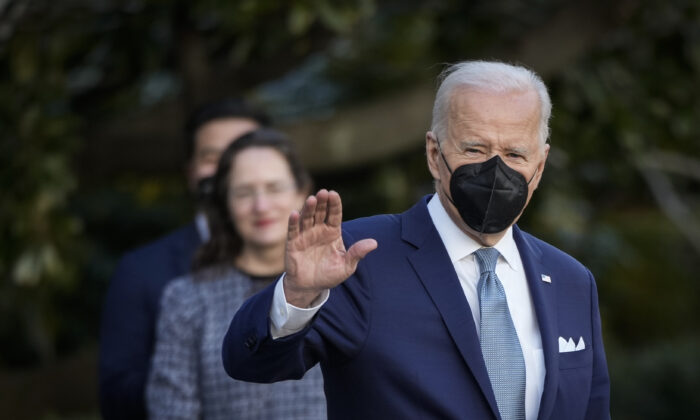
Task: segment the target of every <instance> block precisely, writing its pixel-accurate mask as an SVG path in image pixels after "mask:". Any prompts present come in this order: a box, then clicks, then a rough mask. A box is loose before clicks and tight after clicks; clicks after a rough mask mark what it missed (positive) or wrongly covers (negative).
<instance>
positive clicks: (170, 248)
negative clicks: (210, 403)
mask: <svg viewBox="0 0 700 420" xmlns="http://www.w3.org/2000/svg"><path fill="white" fill-rule="evenodd" d="M200 244H201V240H200V238H199V234H198V232H197V228H196V225H195V224H194V223H191V224H189V225H187V226H184V227H182V228H180V229H178V230H176V231H174V232H172V233H170V234H168V235H167V236H164V237H162V238H160V239H158V240H156V241H154V242H152V243H150V244H148V245H145V246H143V247H141V248H138V249H136V250H135V251H132V252H130V253H128V254H126V255H125V256H124V257H123V258H122V260H121V261H120V263H119V264H118V266H117V269H116V271H115V274H114V277H113V278H112V281H111V282H110V286H109V289H108V291H107V296H106V298H105V301H104V306H103V310H102V325H101V328H100V366H99V370H100V381H99V382H100V408H101V411H102V416H103V418H104V419H105V420H112V419H130V420H131V419H135V420H137V419H145V418H146V406H145V398H144V388H145V384H146V379H147V377H148V368H149V365H150V359H151V355H152V353H153V346H154V342H155V326H156V321H157V319H158V312H159V310H160V297H161V294H162V292H163V289H164V288H165V285H166V284H167V283H168V282H169V281H171V280H173V279H175V278H177V277H180V276H182V275H184V274H186V273H188V272H190V267H191V263H192V257H193V255H194V252H195V250H196V249H197V247H199V245H200Z"/></svg>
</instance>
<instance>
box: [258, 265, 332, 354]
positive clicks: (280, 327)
mask: <svg viewBox="0 0 700 420" xmlns="http://www.w3.org/2000/svg"><path fill="white" fill-rule="evenodd" d="M283 281H284V274H282V276H281V277H280V278H279V280H277V284H276V285H275V293H274V296H273V298H272V306H271V307H270V335H271V336H272V339H273V340H276V339H278V338H282V337H286V336H288V335H292V334H294V333H297V332H299V331H301V330H303V329H304V328H305V327H306V326H307V325H309V322H311V318H313V317H314V315H316V312H318V310H319V309H321V306H323V304H324V303H326V301H327V300H328V296H330V290H328V289H326V290H324V291H323V292H322V293H321V294H320V295H319V296H318V297H317V298H316V299H315V300H314V301H313V302H311V307H310V308H298V307H296V306H294V305H290V304H289V303H287V298H286V297H285V295H284V283H283Z"/></svg>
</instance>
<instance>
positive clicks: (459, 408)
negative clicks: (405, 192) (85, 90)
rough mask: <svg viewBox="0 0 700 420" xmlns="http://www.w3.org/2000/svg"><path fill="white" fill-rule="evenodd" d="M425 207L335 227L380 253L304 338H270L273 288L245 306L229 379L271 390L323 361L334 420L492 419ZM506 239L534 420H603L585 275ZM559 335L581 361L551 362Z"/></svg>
mask: <svg viewBox="0 0 700 420" xmlns="http://www.w3.org/2000/svg"><path fill="white" fill-rule="evenodd" d="M426 205H427V198H424V199H423V200H421V201H420V202H419V203H418V204H416V205H415V206H414V207H413V208H412V209H410V210H409V211H407V212H406V213H403V214H401V215H383V216H375V217H370V218H365V219H358V220H354V221H351V222H347V223H345V224H344V225H343V240H344V242H345V244H346V246H349V245H350V244H352V243H353V242H355V241H357V240H359V239H364V238H374V239H376V240H377V241H378V243H379V247H378V248H377V249H376V250H375V251H373V252H371V253H370V254H369V255H368V256H367V257H365V259H364V260H362V261H361V262H360V264H359V265H358V268H357V271H356V272H355V274H354V275H353V276H351V277H350V278H348V279H347V280H346V281H345V282H343V283H342V284H341V285H339V286H337V287H335V288H334V289H333V290H331V293H330V297H329V300H328V301H327V302H326V304H325V305H324V306H323V307H322V308H321V309H320V311H319V312H318V314H317V315H316V317H315V318H314V320H313V321H312V322H311V324H310V325H309V326H308V327H307V328H305V329H304V330H303V331H301V332H299V333H296V334H294V335H291V336H288V337H285V338H282V339H278V340H272V339H271V337H270V335H269V317H268V315H269V310H270V305H271V302H272V296H273V290H274V289H273V288H274V286H270V287H268V288H267V289H265V290H264V291H262V292H261V293H259V294H258V295H256V296H253V297H252V298H251V299H249V300H248V301H247V302H246V303H245V304H244V306H243V307H242V308H241V309H240V310H239V311H238V313H237V314H236V316H235V317H234V319H233V321H232V324H231V326H230V328H229V331H228V333H227V336H226V338H225V340H224V345H223V361H224V366H225V368H226V370H227V372H228V373H229V375H231V376H232V377H234V378H237V379H242V380H247V381H254V382H271V381H277V380H281V379H287V378H298V377H301V376H302V374H303V373H304V372H305V371H306V370H308V369H309V368H310V367H311V366H313V365H314V364H315V363H317V362H320V363H321V368H322V369H323V373H324V382H325V390H326V397H327V400H328V412H329V418H331V419H438V418H439V419H479V420H482V419H497V418H499V415H498V411H497V407H496V401H495V397H494V394H493V391H492V389H491V385H490V381H489V378H488V374H487V372H486V366H485V364H484V360H483V357H482V354H481V347H480V345H479V339H478V336H477V333H476V328H475V325H474V320H473V317H472V315H471V311H470V309H469V304H468V303H467V299H466V297H465V296H464V292H463V291H462V288H461V286H460V284H459V280H458V278H457V274H456V273H455V270H454V267H453V265H452V263H451V261H450V258H449V256H448V254H447V251H446V250H445V247H444V245H443V243H442V241H441V239H440V236H439V234H438V233H437V230H436V229H435V227H434V225H433V223H432V221H431V219H430V216H429V214H428V210H427V206H426ZM513 232H514V233H513V235H514V237H515V242H516V244H517V246H518V250H519V252H520V256H521V259H522V261H523V266H524V268H525V272H526V276H527V281H528V284H529V287H530V290H531V293H532V299H533V302H534V306H535V310H536V314H537V319H538V322H539V326H540V332H541V335H542V345H543V351H544V356H545V368H546V376H545V381H544V389H543V393H542V399H541V404H540V413H539V417H538V418H539V419H542V420H544V419H566V420H576V419H591V420H599V419H607V418H609V379H608V371H607V365H606V360H605V354H604V350H603V342H602V337H601V326H600V317H599V313H598V298H597V293H596V286H595V282H594V280H593V276H592V275H591V273H590V272H589V271H588V270H587V269H586V268H585V267H584V266H583V265H581V264H580V263H579V262H577V261H576V260H574V259H573V258H572V257H570V256H568V255H566V254H565V253H563V252H561V251H559V250H558V249H556V248H554V247H552V246H551V245H548V244H546V243H544V242H542V241H540V240H538V239H536V238H534V237H532V236H530V235H528V234H526V233H524V232H522V231H521V230H519V229H518V228H517V227H515V228H514V231H513ZM542 274H545V275H548V276H549V278H550V279H551V282H545V281H543V280H542ZM560 336H561V337H565V338H566V339H567V340H568V338H569V337H573V338H574V340H575V341H576V342H578V340H579V337H583V339H584V341H585V343H586V348H585V350H581V351H576V352H570V353H559V345H558V339H559V337H560Z"/></svg>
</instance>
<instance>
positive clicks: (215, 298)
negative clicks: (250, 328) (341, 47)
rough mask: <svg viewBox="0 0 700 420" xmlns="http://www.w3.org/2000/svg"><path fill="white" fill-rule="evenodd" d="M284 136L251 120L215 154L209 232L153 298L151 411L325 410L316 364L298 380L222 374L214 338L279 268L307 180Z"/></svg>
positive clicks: (153, 414) (207, 415) (246, 413)
mask: <svg viewBox="0 0 700 420" xmlns="http://www.w3.org/2000/svg"><path fill="white" fill-rule="evenodd" d="M310 184H311V181H310V177H309V175H308V174H307V172H305V171H304V169H303V168H302V166H301V165H300V163H299V160H298V158H297V157H296V155H295V153H294V150H293V149H292V147H291V144H290V143H289V141H288V140H287V138H286V137H285V136H284V135H283V134H282V133H280V132H278V131H275V130H270V129H261V130H257V131H254V132H252V133H249V134H246V135H244V136H242V137H241V138H239V139H238V140H236V141H234V142H233V143H232V144H231V145H230V146H229V147H228V148H227V149H226V151H224V153H223V154H222V156H221V160H220V162H219V168H218V171H217V173H216V175H215V176H214V179H213V189H212V192H211V198H210V200H209V206H208V207H209V209H208V211H207V218H208V221H209V225H210V229H211V238H210V240H209V241H208V242H207V243H205V244H204V245H203V246H202V248H200V250H199V252H198V255H197V257H196V260H195V265H194V267H195V271H194V274H192V275H190V276H186V277H184V278H181V279H178V280H175V281H173V282H172V283H170V284H169V286H168V287H167V288H166V290H165V292H164V294H163V297H162V300H161V313H160V318H159V321H158V327H157V335H156V349H155V353H154V356H153V362H152V367H151V373H150V376H149V381H148V386H147V391H146V398H147V403H148V411H149V416H150V418H151V419H166V418H167V419H172V418H178V419H207V420H209V419H227V420H228V419H300V420H301V419H304V420H307V419H325V418H326V404H325V396H324V394H323V378H322V376H321V371H320V368H319V367H318V366H316V367H314V368H313V369H312V370H309V371H308V372H307V373H306V375H305V377H304V378H303V379H302V380H299V381H286V382H280V383H275V384H254V383H248V382H241V381H236V380H234V379H231V378H230V377H228V375H227V374H226V372H225V371H224V368H223V364H222V361H221V344H222V341H223V337H224V335H225V334H226V330H227V329H228V326H229V323H230V322H231V319H232V318H233V316H234V314H235V313H236V311H237V310H238V308H239V307H240V306H241V304H242V303H243V302H244V301H245V299H246V298H247V297H249V296H250V295H252V294H253V293H255V292H257V291H259V290H260V289H262V288H264V287H266V286H267V285H269V284H270V283H272V282H274V281H275V280H276V279H277V278H279V276H280V275H281V273H282V271H284V248H285V243H286V238H287V221H288V218H289V213H290V212H291V211H292V210H295V209H297V210H298V209H300V208H301V207H302V205H303V203H304V199H305V198H306V196H307V195H308V193H309V191H310V188H311V185H310Z"/></svg>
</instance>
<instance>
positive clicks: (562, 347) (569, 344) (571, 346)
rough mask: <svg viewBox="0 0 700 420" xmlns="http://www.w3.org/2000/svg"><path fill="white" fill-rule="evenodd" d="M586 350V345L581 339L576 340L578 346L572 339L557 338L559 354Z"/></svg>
mask: <svg viewBox="0 0 700 420" xmlns="http://www.w3.org/2000/svg"><path fill="white" fill-rule="evenodd" d="M585 348H586V343H584V342H583V337H581V338H579V339H578V344H576V343H574V339H573V338H571V337H569V339H568V340H567V339H565V338H564V337H559V353H569V352H572V351H581V350H583V349H585Z"/></svg>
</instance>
